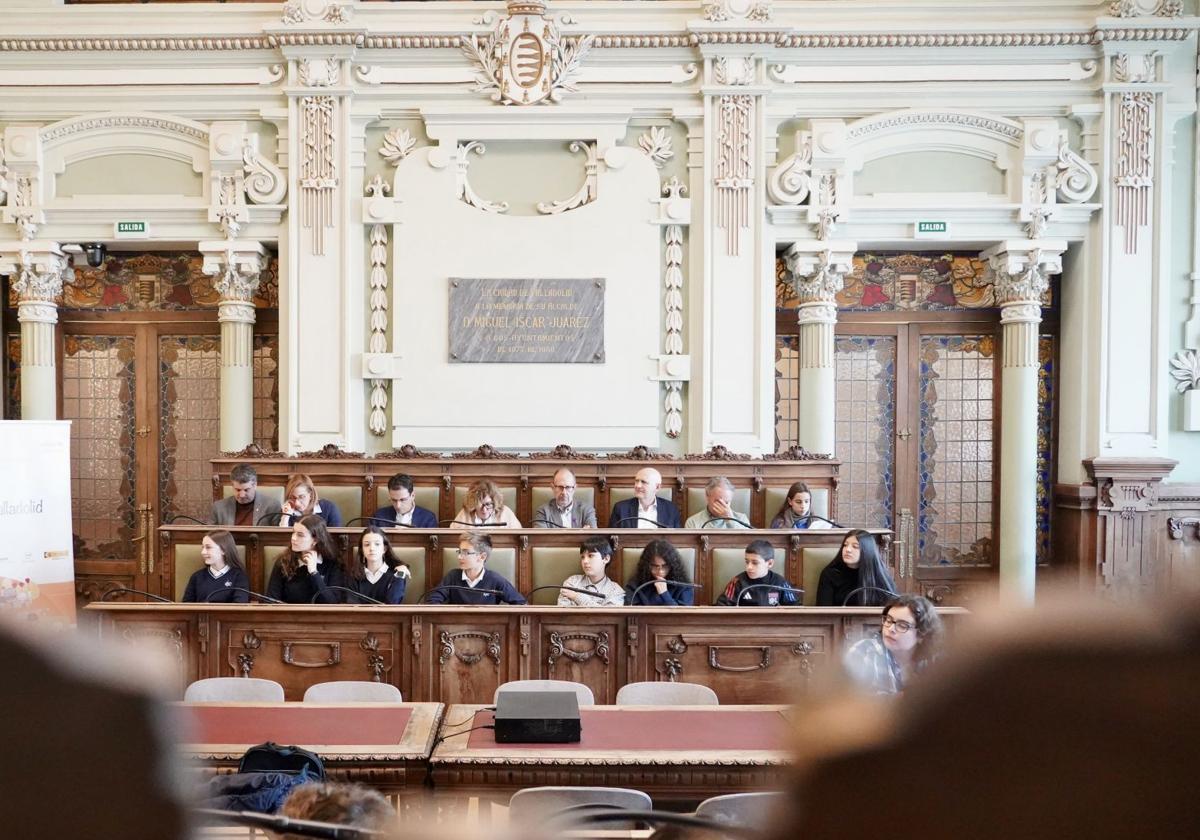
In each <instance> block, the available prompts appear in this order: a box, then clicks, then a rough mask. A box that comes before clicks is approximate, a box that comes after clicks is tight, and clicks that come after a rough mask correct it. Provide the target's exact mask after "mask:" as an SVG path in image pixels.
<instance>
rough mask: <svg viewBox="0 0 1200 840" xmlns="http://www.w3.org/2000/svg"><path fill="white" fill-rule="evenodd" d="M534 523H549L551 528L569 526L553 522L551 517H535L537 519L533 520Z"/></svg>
mask: <svg viewBox="0 0 1200 840" xmlns="http://www.w3.org/2000/svg"><path fill="white" fill-rule="evenodd" d="M533 524H534V525H549V526H550V527H551V528H566V527H567V526H566V525H562V524H560V523H558V522H552V521H551V520H549V519H535V520H533Z"/></svg>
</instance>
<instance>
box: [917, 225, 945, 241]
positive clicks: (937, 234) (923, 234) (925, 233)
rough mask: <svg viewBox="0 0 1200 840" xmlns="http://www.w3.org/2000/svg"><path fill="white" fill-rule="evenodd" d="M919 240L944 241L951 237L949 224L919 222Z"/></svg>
mask: <svg viewBox="0 0 1200 840" xmlns="http://www.w3.org/2000/svg"><path fill="white" fill-rule="evenodd" d="M915 235H916V238H917V239H943V238H945V237H947V236H949V235H950V223H949V222H930V221H926V222H917V229H916V231H915Z"/></svg>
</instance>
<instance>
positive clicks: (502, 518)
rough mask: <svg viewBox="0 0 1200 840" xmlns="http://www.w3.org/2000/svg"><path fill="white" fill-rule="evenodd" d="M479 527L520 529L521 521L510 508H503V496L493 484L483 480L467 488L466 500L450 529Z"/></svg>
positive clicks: (459, 529)
mask: <svg viewBox="0 0 1200 840" xmlns="http://www.w3.org/2000/svg"><path fill="white" fill-rule="evenodd" d="M480 525H483V526H485V527H486V526H488V525H505V526H507V527H509V528H520V527H521V521H520V520H519V519H517V515H516V514H515V513H513V512H512V509H511V508H507V507H505V506H504V495H503V494H502V493H501V492H500V488H499V487H497V486H496V485H495V483H494V482H491V481H488V480H487V479H484V480H482V481H476V482H474V483H473V484H472V485H471V486H470V487H468V488H467V498H466V499H465V500H464V501H463V506H462V510H460V511H459V512H458V516H456V517H454V521H452V522H451V523H450V527H451V528H452V529H454V530H456V531H462V530H465V529H467V528H476V527H478V526H480Z"/></svg>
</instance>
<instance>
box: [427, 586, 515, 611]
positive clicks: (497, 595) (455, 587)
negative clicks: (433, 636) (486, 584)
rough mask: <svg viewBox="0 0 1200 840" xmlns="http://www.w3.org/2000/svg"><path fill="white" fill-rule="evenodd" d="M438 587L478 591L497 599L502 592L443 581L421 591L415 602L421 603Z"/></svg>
mask: <svg viewBox="0 0 1200 840" xmlns="http://www.w3.org/2000/svg"><path fill="white" fill-rule="evenodd" d="M439 589H461V590H464V591H466V592H480V593H483V594H484V595H495V596H496V600H497V601H499V600H500V596H501V595H503V594H504V593H503V592H501V591H500V590H499V589H480V588H479V587H478V586H476V587H474V588H472V587H470V586H456V585H454V584H450V583H443V584H440V585H438V586H435V587H433V589H430V590H429V591H427V592H422V593H421V597H420V598H418V599H417V603H418V604H419V603H421V602H422V601H424V600H425V598H426V597H427V596H429V595H432V594H433V593H434V592H437V591H438V590H439ZM466 606H473V605H471V604H467V605H466ZM477 606H484V607H486V606H490V605H489V604H479V605H477Z"/></svg>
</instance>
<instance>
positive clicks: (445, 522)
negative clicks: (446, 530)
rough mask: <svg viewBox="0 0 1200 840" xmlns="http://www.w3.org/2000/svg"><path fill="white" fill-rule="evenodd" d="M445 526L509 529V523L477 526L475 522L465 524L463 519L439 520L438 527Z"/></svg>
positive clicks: (489, 523)
mask: <svg viewBox="0 0 1200 840" xmlns="http://www.w3.org/2000/svg"><path fill="white" fill-rule="evenodd" d="M443 525H462V526H463V527H464V528H468V529H470V528H507V527H508V523H507V522H480V523H479V524H478V525H476V524H475V523H474V522H463V521H462V520H461V519H458V518H457V517H456V518H454V519H441V520H439V521H438V527H439V528H441V527H442V526H443Z"/></svg>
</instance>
